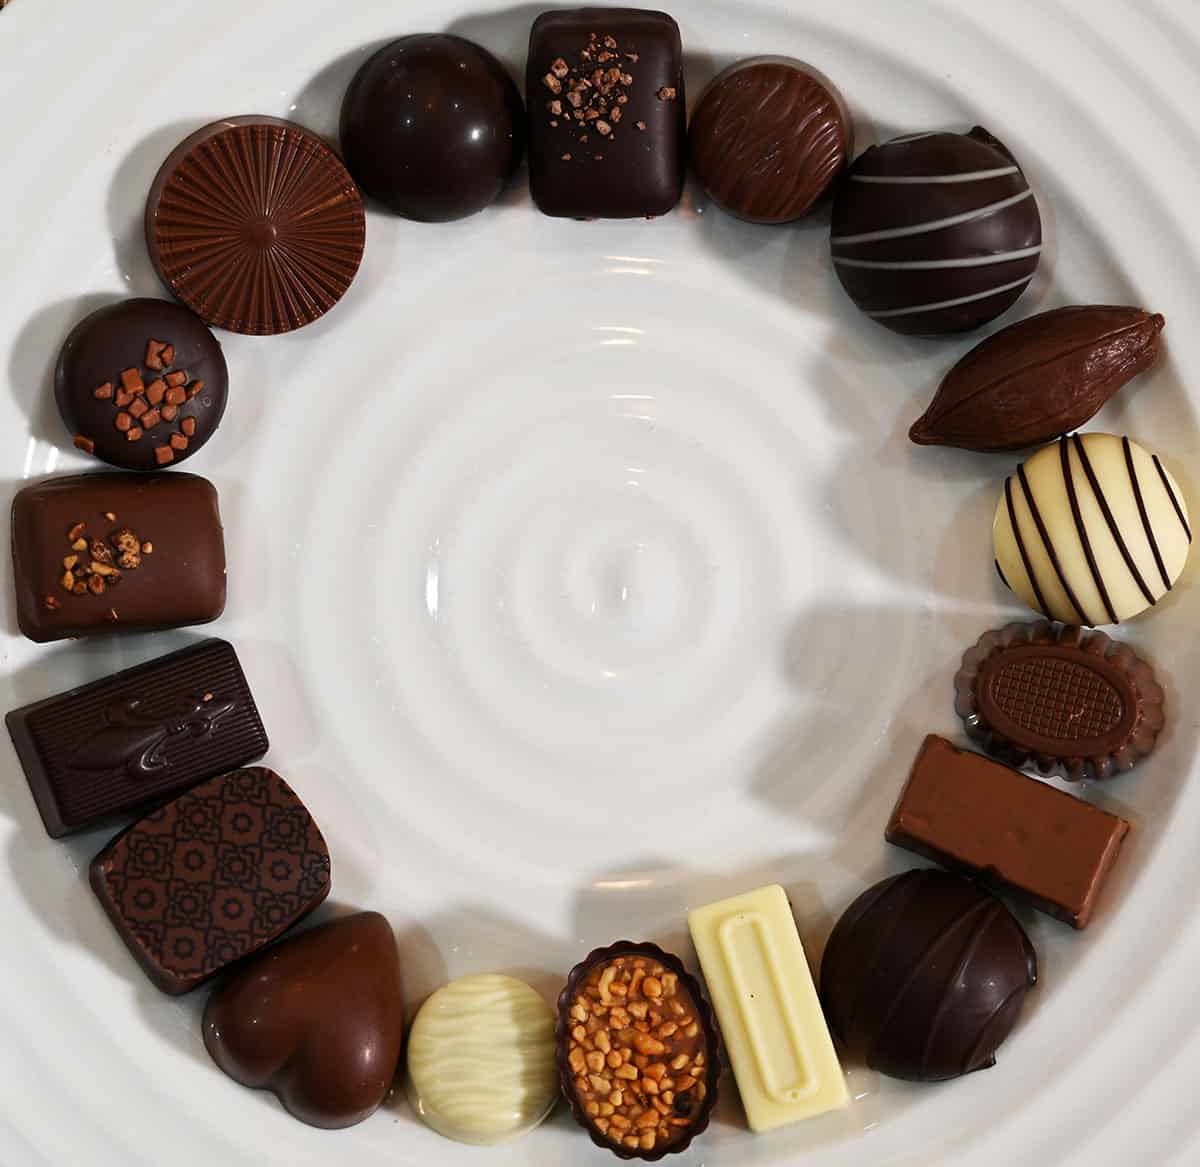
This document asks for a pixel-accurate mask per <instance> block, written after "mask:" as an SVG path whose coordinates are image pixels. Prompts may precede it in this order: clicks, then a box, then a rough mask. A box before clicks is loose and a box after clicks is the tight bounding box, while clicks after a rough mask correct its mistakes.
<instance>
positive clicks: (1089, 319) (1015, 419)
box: [908, 304, 1164, 451]
mask: <svg viewBox="0 0 1200 1167" xmlns="http://www.w3.org/2000/svg"><path fill="white" fill-rule="evenodd" d="M1163 323H1164V322H1163V318H1162V317H1161V316H1158V315H1151V314H1150V313H1148V312H1144V311H1143V310H1142V309H1141V308H1121V307H1110V306H1107V305H1102V304H1089V305H1074V306H1072V307H1069V308H1055V309H1053V310H1052V311H1050V312H1042V313H1040V314H1039V315H1037V316H1031V317H1029V319H1028V320H1021V321H1019V322H1018V323H1016V324H1012V325H1009V327H1008V328H1003V329H1001V330H1000V331H999V332H997V333H995V334H994V335H992V336H989V337H988V338H987V340H985V341H982V342H981V343H980V344H978V345H976V346H975V347H974V348H973V349H972V350H971V351H970V352H969V353H967V355H966V356H965V357H963V358H962V360H960V361H959V362H958V364H956V365H955V366H954V368H952V369H951V370H950V372H949V373H947V374H946V376H945V377H944V378H943V379H942V383H941V385H939V386H938V391H937V394H936V395H935V397H934V399H933V401H932V402H931V403H930V406H929V408H928V409H927V410H926V411H925V412H924V414H922V415H921V417H920V418H918V419H917V420H916V421H915V422H914V423H913V426H912V428H911V429H910V430H909V431H908V436H909V437H910V438H911V439H912V440H913V441H914V442H916V443H917V444H918V445H920V446H958V447H960V448H961V449H964V450H985V451H990V450H1020V449H1023V448H1024V447H1026V446H1036V445H1040V444H1041V443H1042V442H1048V441H1050V439H1051V438H1056V437H1058V436H1059V435H1060V434H1064V433H1068V432H1070V431H1071V430H1073V429H1076V428H1078V427H1079V426H1081V425H1082V424H1083V423H1084V422H1085V421H1087V419H1088V418H1089V417H1091V416H1092V415H1093V414H1094V413H1095V412H1096V411H1097V410H1098V409H1099V408H1100V407H1101V406H1102V405H1103V404H1104V403H1105V402H1106V401H1107V400H1108V399H1109V398H1110V397H1111V396H1112V395H1113V394H1114V393H1116V391H1117V390H1118V389H1120V388H1121V386H1122V385H1124V384H1125V382H1126V381H1128V380H1129V379H1130V378H1131V377H1134V376H1136V375H1137V374H1138V373H1140V372H1141V371H1142V370H1143V369H1146V368H1149V366H1150V365H1152V364H1153V363H1154V359H1155V357H1157V356H1158V334H1159V333H1160V332H1161V331H1162V328H1163Z"/></svg>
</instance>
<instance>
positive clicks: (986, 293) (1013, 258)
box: [830, 126, 1042, 336]
mask: <svg viewBox="0 0 1200 1167" xmlns="http://www.w3.org/2000/svg"><path fill="white" fill-rule="evenodd" d="M831 232H832V234H831V238H830V244H831V246H832V250H833V266H834V271H836V272H837V275H838V279H839V280H840V281H841V283H842V287H843V288H845V289H846V292H847V294H848V295H849V296H850V298H851V299H852V300H853V301H854V303H855V304H857V305H858V307H859V308H860V309H861V310H862V311H863V312H865V313H866V314H867V315H868V316H869V317H871V319H872V320H877V321H878V322H879V323H880V324H883V325H885V326H886V327H888V328H890V329H892V330H893V331H895V332H903V333H909V334H912V335H916V336H932V335H936V334H940V333H948V332H966V331H968V330H969V329H972V328H978V327H979V326H980V325H981V324H986V323H987V322H988V321H989V320H992V319H994V318H995V317H996V316H999V315H1000V313H1001V312H1003V311H1004V310H1005V309H1006V308H1008V307H1010V306H1011V305H1012V304H1013V302H1014V301H1015V300H1016V299H1017V297H1018V296H1020V295H1021V293H1022V292H1023V291H1024V290H1025V289H1026V288H1027V287H1028V286H1029V281H1030V280H1032V279H1033V275H1034V272H1035V271H1036V270H1037V265H1038V258H1039V257H1040V255H1041V250H1042V221H1041V217H1040V216H1039V214H1038V207H1037V200H1036V199H1035V198H1034V197H1033V191H1031V190H1030V188H1029V183H1028V182H1026V180H1025V175H1024V174H1022V173H1021V168H1020V167H1019V166H1018V165H1017V162H1016V160H1015V159H1014V158H1013V156H1012V154H1010V153H1009V151H1008V150H1007V148H1006V147H1005V146H1004V145H1003V144H1002V143H1000V142H998V141H997V140H996V139H995V138H993V137H992V135H991V134H989V133H988V132H987V131H986V130H984V129H982V128H981V127H979V126H976V127H975V128H974V129H973V130H971V132H970V133H967V134H950V133H930V134H907V135H905V136H904V137H900V138H893V139H892V140H891V141H890V142H884V143H883V144H882V145H880V146H872V147H871V148H870V149H869V150H867V151H865V152H864V153H863V154H860V155H859V156H858V158H856V159H855V160H854V163H853V165H852V166H851V167H850V169H849V171H848V172H847V174H846V178H845V181H843V182H842V183H841V184H840V185H839V186H838V191H837V195H836V197H835V199H834V204H833V221H832V226H831Z"/></svg>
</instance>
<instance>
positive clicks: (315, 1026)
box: [204, 912, 404, 1128]
mask: <svg viewBox="0 0 1200 1167" xmlns="http://www.w3.org/2000/svg"><path fill="white" fill-rule="evenodd" d="M403 1029H404V1006H403V1002H402V1000H401V996H400V954H399V953H398V952H397V950H396V938H395V936H394V935H393V934H392V929H391V925H390V924H388V922H387V920H386V919H384V917H383V916H381V915H380V914H379V913H378V912H359V913H358V914H357V915H354V916H347V917H345V918H344V919H341V920H333V921H331V922H330V923H328V924H322V925H320V926H319V927H317V928H313V929H312V930H311V931H308V932H304V933H302V934H301V935H299V936H295V937H293V938H292V939H290V940H285V941H283V942H282V943H280V944H276V945H274V946H273V947H272V948H269V949H267V951H266V952H264V953H263V954H262V955H261V956H258V957H256V958H255V959H253V960H251V961H249V962H247V963H246V964H245V965H243V966H242V967H241V968H240V969H239V970H238V971H237V972H235V973H234V974H233V975H232V976H231V977H230V978H229V979H228V980H227V981H225V983H224V984H222V985H221V986H220V987H219V988H218V989H217V990H216V992H214V993H213V995H212V996H211V997H210V998H209V1001H208V1006H207V1007H206V1008H205V1011H204V1044H205V1046H206V1047H207V1049H208V1052H209V1053H210V1054H211V1055H212V1058H213V1061H215V1062H216V1063H217V1065H218V1066H220V1067H221V1069H222V1070H224V1071H225V1073H227V1074H228V1075H229V1076H230V1077H231V1078H233V1079H235V1080H236V1081H238V1082H241V1083H242V1085H243V1086H251V1087H253V1088H255V1089H263V1090H271V1091H273V1092H274V1093H275V1094H276V1095H277V1096H278V1098H279V1101H280V1102H282V1103H283V1105H284V1106H285V1107H286V1108H287V1110H289V1111H290V1112H291V1113H292V1114H294V1115H295V1116H296V1117H297V1118H298V1119H300V1120H302V1121H303V1122H307V1123H311V1124H312V1125H313V1126H319V1127H328V1128H335V1127H345V1126H353V1125H354V1124H355V1123H356V1122H361V1121H362V1120H363V1119H364V1118H366V1117H367V1115H369V1114H370V1113H371V1112H372V1111H373V1110H375V1108H376V1107H377V1106H378V1105H379V1104H380V1103H381V1102H382V1101H383V1100H384V1098H385V1097H386V1096H387V1093H388V1091H389V1090H390V1089H391V1086H392V1078H393V1076H394V1075H395V1072H396V1067H397V1064H398V1063H399V1061H400V1040H401V1036H402V1034H403Z"/></svg>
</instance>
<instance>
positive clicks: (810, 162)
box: [688, 57, 853, 223]
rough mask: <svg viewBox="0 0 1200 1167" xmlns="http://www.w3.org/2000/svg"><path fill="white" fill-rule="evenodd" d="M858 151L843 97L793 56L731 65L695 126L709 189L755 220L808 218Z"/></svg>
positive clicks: (691, 137) (693, 150)
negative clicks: (856, 150) (792, 58)
mask: <svg viewBox="0 0 1200 1167" xmlns="http://www.w3.org/2000/svg"><path fill="white" fill-rule="evenodd" d="M852 149H853V134H852V130H851V125H850V115H849V113H848V112H847V110H846V105H845V102H843V101H842V98H841V95H840V94H839V93H838V91H837V90H836V89H835V88H834V87H833V85H832V83H831V82H829V81H828V80H827V79H826V78H824V77H822V76H821V75H820V74H819V73H817V72H816V71H815V70H813V69H812V68H811V67H810V66H808V65H805V64H804V63H803V62H801V61H792V60H789V59H788V58H786V57H753V58H750V59H748V60H745V61H739V62H737V63H736V64H734V65H731V66H730V67H729V68H728V69H726V70H725V72H724V73H721V74H720V75H719V76H718V77H716V78H715V79H714V80H713V81H712V83H711V84H710V85H709V87H708V88H707V89H706V90H705V91H704V94H703V95H702V96H701V98H700V101H699V104H698V105H697V106H696V109H695V112H694V113H693V114H692V121H691V125H690V126H689V127H688V156H689V158H690V160H691V163H692V167H693V169H694V170H695V171H696V175H697V177H699V179H700V181H701V182H702V183H703V184H704V189H705V190H706V191H708V193H709V195H710V196H711V197H712V199H713V200H714V201H715V202H716V203H718V204H719V205H720V206H721V207H723V208H724V209H725V210H727V211H729V212H730V213H731V214H734V215H737V216H738V217H739V218H742V219H748V220H749V221H750V222H753V223H786V222H789V221H790V220H792V219H799V218H801V217H802V216H803V215H806V214H807V213H808V212H809V211H810V210H811V209H812V206H813V204H814V203H815V202H816V201H817V200H818V199H820V197H821V196H822V195H823V194H824V193H825V192H826V191H827V190H828V189H829V187H830V185H831V184H832V183H833V181H834V180H835V179H836V178H837V176H838V175H839V174H840V173H841V171H842V170H843V168H844V167H845V165H846V163H847V161H848V158H849V154H850V151H851V150H852Z"/></svg>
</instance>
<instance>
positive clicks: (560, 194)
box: [525, 8, 686, 219]
mask: <svg viewBox="0 0 1200 1167" xmlns="http://www.w3.org/2000/svg"><path fill="white" fill-rule="evenodd" d="M556 73H561V74H562V76H561V77H559V76H557V75H556ZM604 74H610V76H609V77H607V78H606V77H604V76H603V75H604ZM584 82H587V86H586V87H585V86H584ZM573 94H574V97H573V96H572V95H573ZM525 97H526V102H527V104H528V107H529V187H530V191H531V192H532V194H533V201H534V202H535V203H536V204H537V206H538V209H539V210H541V211H542V213H543V214H546V215H557V216H563V217H566V218H575V219H625V218H634V217H638V216H651V215H665V214H666V213H667V212H668V211H669V210H671V208H672V207H674V206H675V204H676V203H677V202H679V197H680V195H681V194H682V193H683V179H684V170H685V157H686V113H685V108H686V107H685V101H684V91H683V66H682V50H681V46H680V39H679V27H678V25H676V23H675V21H674V20H672V19H671V17H670V16H668V15H667V14H666V13H665V12H654V11H648V10H644V9H638V8H576V9H565V10H561V11H559V10H555V11H551V12H544V13H542V15H541V16H539V17H538V18H537V20H536V21H534V24H533V30H532V31H531V33H530V35H529V58H528V62H527V74H526V81H525ZM575 97H577V98H578V101H579V104H578V106H575V105H573V104H572V101H573V100H574V99H575ZM622 99H623V100H622ZM556 103H557V104H556ZM614 111H617V116H615V117H614ZM576 114H579V115H580V116H579V117H576ZM589 115H590V116H589ZM604 126H607V127H608V131H607V132H603V127H604Z"/></svg>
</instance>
